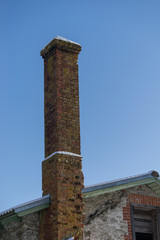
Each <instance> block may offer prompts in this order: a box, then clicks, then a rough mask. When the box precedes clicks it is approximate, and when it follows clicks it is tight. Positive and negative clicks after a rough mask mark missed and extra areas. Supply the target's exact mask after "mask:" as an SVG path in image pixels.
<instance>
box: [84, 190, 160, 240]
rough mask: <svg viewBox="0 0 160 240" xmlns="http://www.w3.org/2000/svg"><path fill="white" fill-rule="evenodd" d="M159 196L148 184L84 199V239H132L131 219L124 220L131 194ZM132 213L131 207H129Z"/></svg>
mask: <svg viewBox="0 0 160 240" xmlns="http://www.w3.org/2000/svg"><path fill="white" fill-rule="evenodd" d="M132 193H133V194H136V195H137V196H149V197H156V198H157V197H158V196H157V195H156V194H155V193H153V191H151V190H150V189H149V188H148V187H147V186H146V185H144V186H139V187H135V188H130V189H127V190H122V191H116V192H113V193H106V194H102V195H99V196H95V197H91V198H87V199H84V201H85V226H84V240H115V239H116V240H124V239H128V238H127V236H130V238H129V239H132V235H131V231H130V232H129V229H130V228H131V225H129V224H131V221H130V223H129V221H127V220H124V219H125V218H124V209H125V208H126V206H127V204H128V197H129V196H130V195H131V194H132ZM128 211H129V213H130V209H128Z"/></svg>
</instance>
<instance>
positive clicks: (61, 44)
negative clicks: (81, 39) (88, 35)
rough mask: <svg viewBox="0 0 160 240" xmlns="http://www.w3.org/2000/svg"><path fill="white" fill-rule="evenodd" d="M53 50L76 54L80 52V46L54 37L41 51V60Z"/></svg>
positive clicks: (62, 38)
mask: <svg viewBox="0 0 160 240" xmlns="http://www.w3.org/2000/svg"><path fill="white" fill-rule="evenodd" d="M55 48H58V49H60V50H64V51H68V52H74V53H77V54H78V53H79V52H80V51H81V45H80V44H79V43H76V42H73V41H71V40H68V39H66V38H64V37H61V36H56V37H55V38H54V39H53V40H52V41H51V42H50V43H48V44H47V45H46V46H45V47H44V48H43V49H42V50H41V53H40V54H41V56H42V57H43V58H45V57H47V56H48V55H50V54H51V53H52V52H53V50H54V49H55Z"/></svg>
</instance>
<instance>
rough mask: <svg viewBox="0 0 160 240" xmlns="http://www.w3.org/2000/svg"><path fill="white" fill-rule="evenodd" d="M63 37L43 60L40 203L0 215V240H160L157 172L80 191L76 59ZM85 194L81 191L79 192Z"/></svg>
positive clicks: (76, 49) (47, 49)
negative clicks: (43, 140) (43, 139)
mask: <svg viewBox="0 0 160 240" xmlns="http://www.w3.org/2000/svg"><path fill="white" fill-rule="evenodd" d="M80 51H81V46H80V45H79V44H77V43H74V42H72V41H69V40H66V39H64V38H61V37H56V38H55V39H53V40H52V41H51V42H50V43H49V44H48V45H47V46H46V47H45V48H44V49H43V50H42V51H41V56H42V57H43V59H44V118H45V159H44V161H43V162H42V190H43V194H42V197H41V198H39V199H36V200H32V201H31V202H28V203H24V204H22V205H19V206H16V207H13V208H11V209H8V210H6V211H4V212H2V213H0V240H67V239H68V240H69V239H70V240H71V239H74V240H82V239H84V240H135V239H136V240H143V239H145V240H147V239H148V240H160V180H159V174H158V173H157V172H156V171H150V172H148V173H145V174H141V175H137V176H133V177H128V178H124V179H120V180H114V181H110V182H106V183H103V184H97V185H93V186H87V187H85V188H84V186H83V173H82V157H81V149H80V123H79V82H78V64H77V61H78V54H79V52H80ZM83 188H84V189H83Z"/></svg>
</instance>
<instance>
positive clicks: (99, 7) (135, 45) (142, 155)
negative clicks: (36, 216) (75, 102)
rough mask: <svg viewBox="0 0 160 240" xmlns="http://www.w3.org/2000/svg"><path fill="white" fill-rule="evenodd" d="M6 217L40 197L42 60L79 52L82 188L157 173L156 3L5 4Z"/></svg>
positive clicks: (0, 147)
mask: <svg viewBox="0 0 160 240" xmlns="http://www.w3.org/2000/svg"><path fill="white" fill-rule="evenodd" d="M0 29H1V37H0V112H1V114H0V211H2V210H5V209H7V208H9V207H12V206H15V205H17V204H20V203H23V202H26V201H29V200H33V199H35V198H38V197H41V195H42V191H41V162H42V160H43V159H44V120H43V59H42V58H41V57H40V50H41V49H42V48H43V47H44V46H45V45H46V44H47V43H49V42H50V41H51V40H52V38H54V37H55V36H56V35H60V36H62V37H65V38H68V39H70V40H72V41H75V42H78V43H80V44H81V45H82V52H81V53H80V55H79V79H80V121H81V145H82V156H83V171H84V176H85V185H88V184H95V183H99V182H104V181H108V180H112V179H117V178H121V177H127V176H132V175H136V174H140V173H145V172H147V171H149V170H152V169H156V170H157V171H159V172H160V1H153V0H133V1H132V0H130V1H129V0H126V1H124V0H104V1H103V0H101V1H94V0H92V1H89V0H88V1H83V0H82V1H75V0H73V1H71V0H68V1H65V0H64V1H62V0H59V1H54V0H47V1H44V0H43V1H42V0H32V1H31V0H28V1H22V0H14V1H12V0H7V1H6V0H0Z"/></svg>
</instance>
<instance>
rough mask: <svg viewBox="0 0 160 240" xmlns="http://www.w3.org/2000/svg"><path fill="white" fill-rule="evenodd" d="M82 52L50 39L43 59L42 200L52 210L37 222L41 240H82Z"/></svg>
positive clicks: (65, 42)
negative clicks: (46, 200) (45, 199)
mask: <svg viewBox="0 0 160 240" xmlns="http://www.w3.org/2000/svg"><path fill="white" fill-rule="evenodd" d="M80 51H81V46H80V45H79V44H77V43H74V42H72V41H69V40H67V39H64V38H62V37H56V38H54V39H53V40H52V41H51V42H50V43H49V44H48V45H47V46H46V47H45V48H44V49H43V50H42V51H41V56H42V57H43V58H44V118H45V159H44V161H43V163H42V190H43V195H46V194H50V196H51V205H50V207H49V209H47V210H44V211H43V212H42V214H41V220H40V235H39V236H40V240H63V239H64V240H65V239H68V238H71V237H74V239H76V240H77V239H78V240H81V239H83V236H82V235H83V230H82V228H83V197H82V189H83V173H82V157H81V155H80V154H81V150H80V120H79V82H78V64H77V61H78V54H79V52H80Z"/></svg>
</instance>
